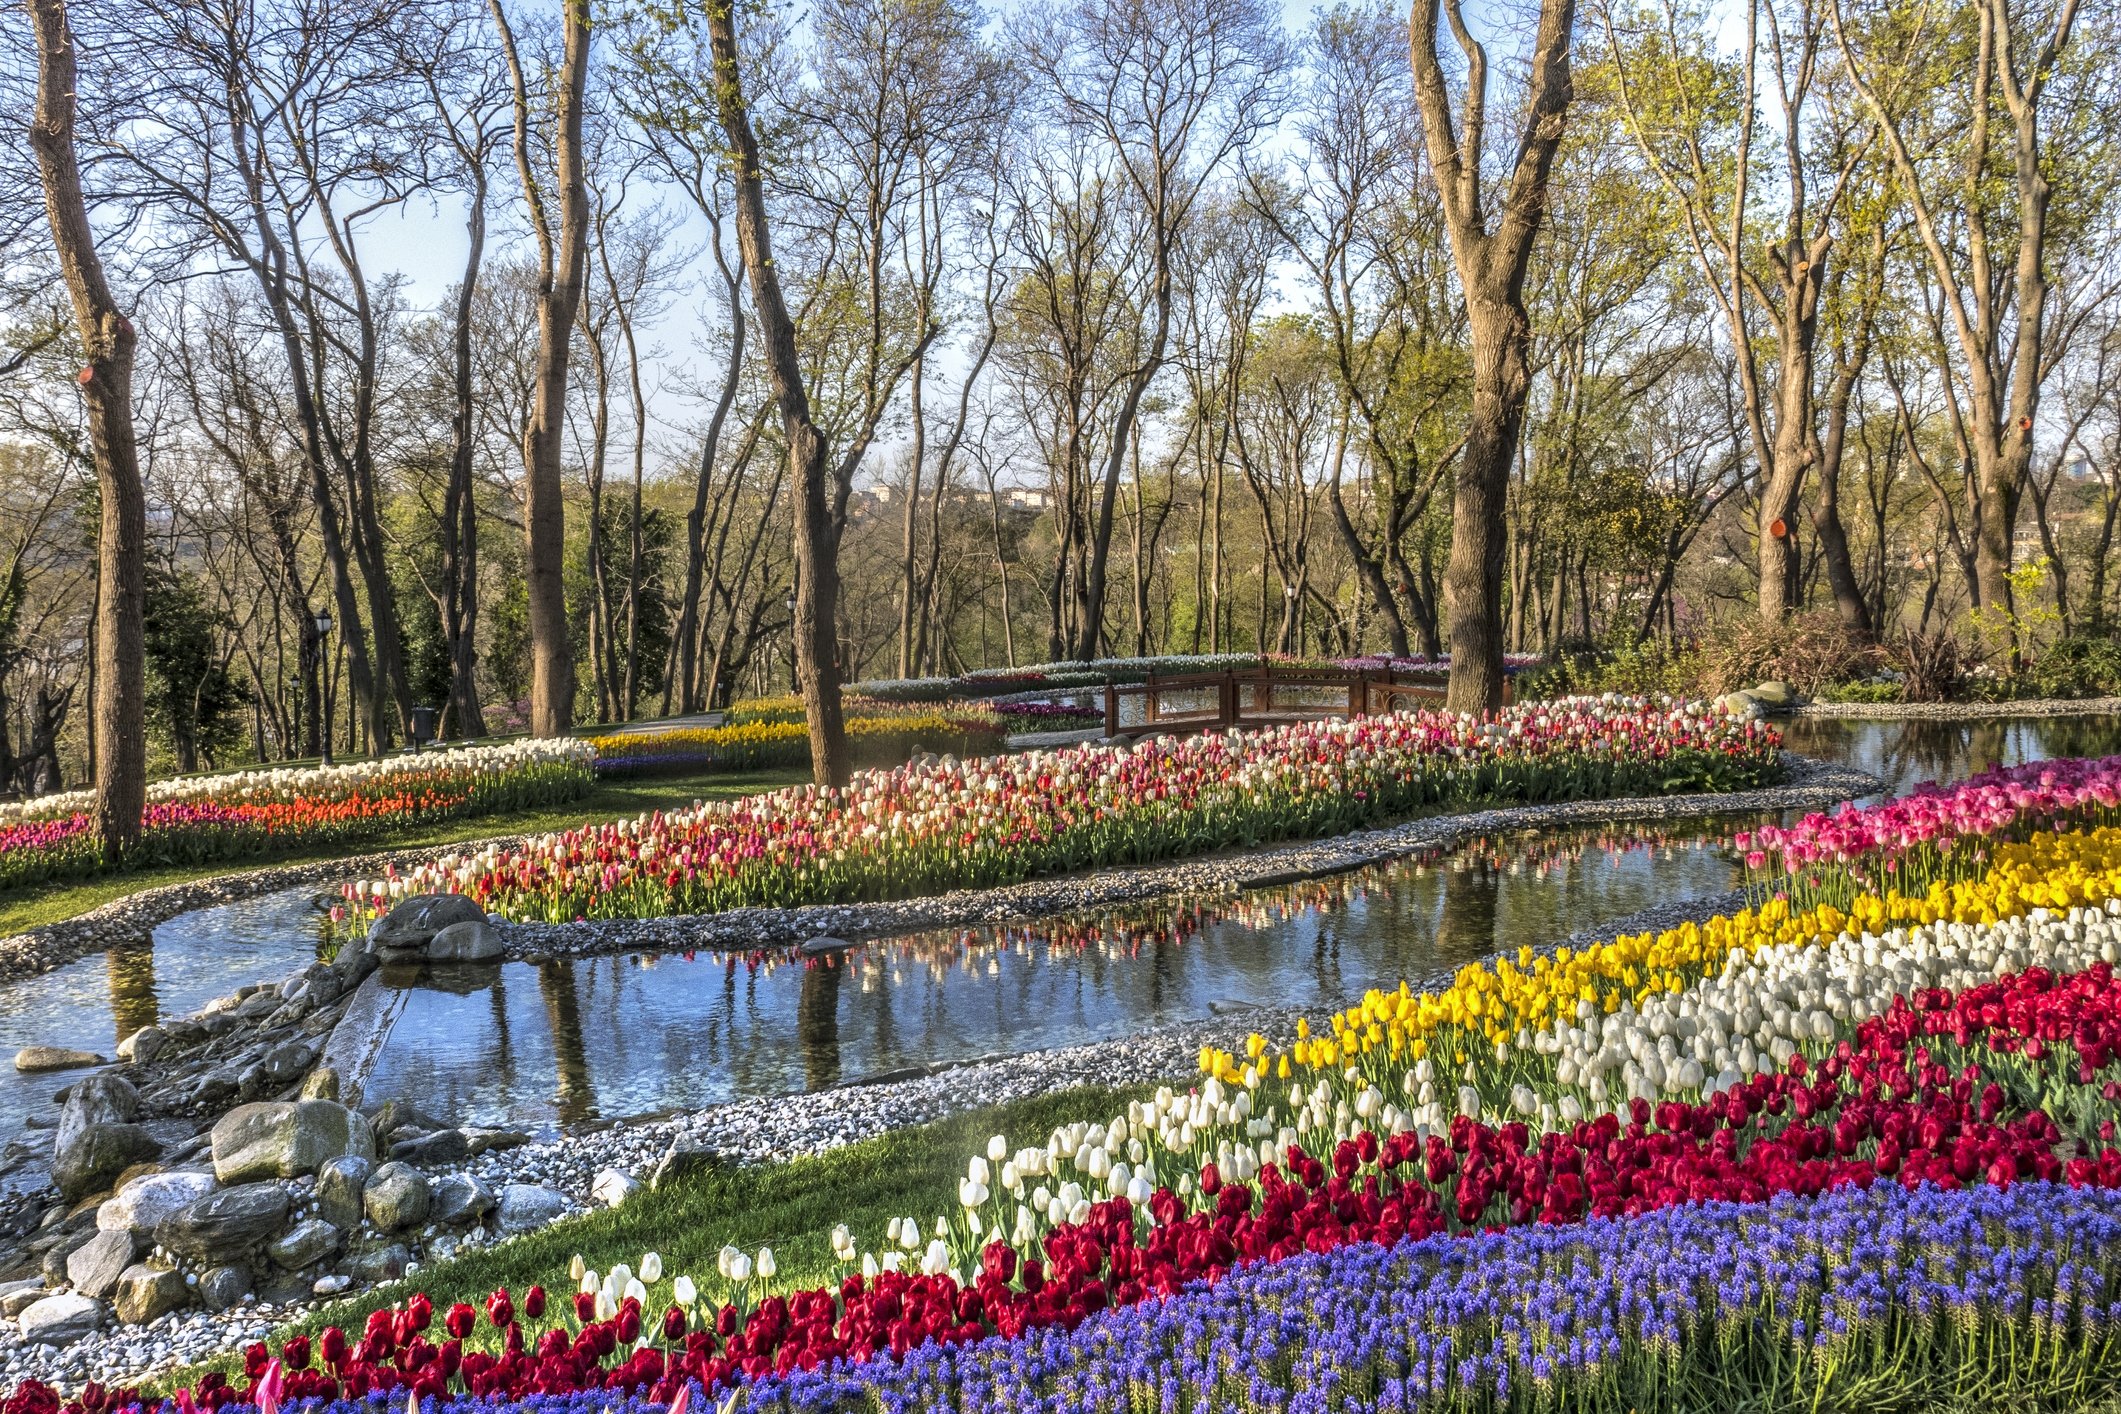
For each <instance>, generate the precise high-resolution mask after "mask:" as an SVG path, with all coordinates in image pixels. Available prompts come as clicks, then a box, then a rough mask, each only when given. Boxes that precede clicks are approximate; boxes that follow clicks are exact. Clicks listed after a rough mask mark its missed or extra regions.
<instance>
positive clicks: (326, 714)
mask: <svg viewBox="0 0 2121 1414" xmlns="http://www.w3.org/2000/svg"><path fill="white" fill-rule="evenodd" d="M316 630H317V646H316V650H315V651H316V655H317V676H318V678H319V679H320V680H321V681H322V684H323V690H322V692H320V693H319V694H318V695H319V696H320V697H322V698H323V702H322V716H321V718H320V721H319V723H318V727H319V729H318V732H317V746H318V756H319V758H320V759H321V760H322V761H323V763H324V764H325V765H327V766H329V765H330V764H331V660H330V659H329V658H328V657H327V656H326V654H325V652H324V645H325V643H326V641H327V640H329V639H330V638H331V611H330V610H329V609H319V610H317V617H316ZM311 701H312V702H315V701H316V699H315V698H312V699H311Z"/></svg>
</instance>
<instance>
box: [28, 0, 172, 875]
mask: <svg viewBox="0 0 2121 1414" xmlns="http://www.w3.org/2000/svg"><path fill="white" fill-rule="evenodd" d="M29 12H30V20H31V23H32V24H33V25H34V27H35V29H36V34H37V107H36V115H35V117H34V118H33V119H32V120H31V124H30V132H29V137H30V145H31V146H32V147H33V148H34V149H35V150H36V153H37V172H38V177H39V179H40V180H41V182H42V184H43V187H44V208H45V213H46V215H47V217H48V218H49V219H50V221H51V230H52V245H53V247H54V248H55V249H56V250H57V252H58V255H59V268H60V271H61V273H62V274H63V275H64V277H65V280H66V290H67V294H68V296H69V297H70V298H71V299H72V301H73V306H74V324H75V326H76V328H77V329H78V331H79V333H80V337H81V345H82V348H83V350H84V352H85V353H86V354H87V357H88V362H87V364H86V365H85V366H84V367H83V368H82V370H81V377H80V387H81V398H82V401H83V403H85V404H86V406H87V408H88V432H89V444H90V447H91V449H92V451H93V455H94V458H95V464H96V487H97V493H98V496H99V498H100V500H101V502H102V523H101V527H100V529H99V530H98V531H97V536H96V688H95V700H94V702H93V704H92V708H91V710H92V711H93V712H94V714H95V720H96V738H97V741H98V742H99V743H100V746H101V749H100V750H99V751H98V752H97V753H96V773H95V788H96V804H95V809H94V811H93V812H92V825H93V828H94V830H95V835H96V843H97V845H98V846H99V847H100V848H101V849H102V850H103V852H104V854H105V855H106V856H108V857H116V856H118V855H121V854H123V853H124V852H125V851H126V850H128V849H130V848H132V847H133V845H135V844H136V843H138V841H139V838H140V821H141V815H142V812H144V811H145V809H146V808H147V723H146V697H145V690H144V684H145V678H146V675H147V647H146V636H145V628H144V612H143V611H144V607H145V604H146V599H147V561H146V554H147V496H146V492H145V490H144V488H143V487H142V486H141V484H140V462H139V453H138V449H137V447H136V446H135V439H134V433H133V348H134V345H135V343H136V341H137V336H136V335H135V333H134V330H133V325H132V321H131V320H130V319H128V318H126V316H125V314H124V312H123V311H122V310H120V309H119V308H118V302H117V299H116V298H115V297H114V296H113V295H112V294H111V289H110V283H109V281H108V280H107V279H106V278H105V276H104V273H103V260H102V257H101V256H99V255H98V254H97V252H96V236H95V231H94V229H93V228H92V227H91V226H90V225H89V220H88V202H87V199H86V197H85V196H84V195H83V194H82V189H81V168H80V164H79V162H78V161H77V159H76V157H75V154H74V101H75V100H74V94H75V87H76V78H77V75H78V74H79V64H78V62H77V60H76V57H75V52H74V35H73V29H72V27H71V25H70V24H69V22H68V18H67V6H66V3H65V0H30V5H29Z"/></svg>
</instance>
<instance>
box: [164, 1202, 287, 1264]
mask: <svg viewBox="0 0 2121 1414" xmlns="http://www.w3.org/2000/svg"><path fill="white" fill-rule="evenodd" d="M286 1221H287V1190H286V1189H285V1188H284V1187H282V1186H281V1185H279V1184H277V1183H245V1184H239V1185H238V1186H236V1187H234V1188H223V1189H220V1190H218V1191H216V1192H213V1193H209V1194H207V1195H206V1196H205V1197H203V1198H198V1199H194V1200H193V1201H192V1202H190V1203H187V1204H185V1205H184V1206H183V1207H181V1208H179V1209H178V1210H177V1211H176V1212H174V1213H171V1214H170V1215H169V1216H168V1217H166V1218H164V1219H163V1220H162V1221H161V1222H159V1223H157V1224H156V1225H155V1241H157V1242H159V1243H161V1244H162V1245H163V1246H164V1247H167V1248H168V1249H169V1250H170V1251H172V1252H175V1253H176V1254H177V1255H178V1256H180V1257H187V1258H189V1259H191V1260H192V1261H195V1262H203V1263H210V1264H218V1263H221V1262H225V1261H227V1260H228V1259H229V1258H231V1257H234V1256H236V1255H238V1254H239V1253H242V1252H244V1251H246V1250H248V1249H249V1248H252V1247H255V1246H256V1245H258V1244H259V1243H260V1242H263V1241H264V1240H265V1239H266V1238H268V1237H270V1236H272V1235H273V1234H274V1233H276V1232H278V1231H279V1230H280V1228H281V1227H282V1225H284V1224H285V1223H286Z"/></svg>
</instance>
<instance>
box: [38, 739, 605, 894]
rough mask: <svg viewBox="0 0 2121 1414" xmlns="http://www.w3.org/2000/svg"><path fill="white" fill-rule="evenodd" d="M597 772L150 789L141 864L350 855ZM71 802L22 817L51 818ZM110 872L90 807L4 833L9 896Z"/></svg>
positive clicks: (478, 772)
mask: <svg viewBox="0 0 2121 1414" xmlns="http://www.w3.org/2000/svg"><path fill="white" fill-rule="evenodd" d="M589 762H590V751H589V748H588V747H587V746H586V745H584V744H583V743H581V742H576V741H545V742H515V743H510V744H508V745H505V746H493V747H471V748H460V749H456V750H450V751H432V752H418V753H414V754H411V755H405V756H395V757H387V758H383V759H380V760H376V761H363V762H356V763H352V764H350V765H347V766H330V767H322V768H316V769H310V770H275V771H243V772H234V773H231V774H229V775H226V776H204V777H187V778H183V779H180V780H177V781H159V782H156V783H155V784H154V785H153V786H151V787H150V788H149V791H150V801H149V804H148V807H147V810H146V812H145V814H144V815H143V817H142V821H141V840H140V845H139V857H140V859H141V860H143V861H151V862H181V863H195V862H199V861H202V860H209V859H225V858H231V857H237V856H243V855H252V854H258V853H265V852H271V851H274V850H280V849H288V848H295V847H305V846H306V847H316V846H323V845H333V844H341V843H350V842H353V841H356V840H361V839H368V838H374V837H376V836H379V835H385V834H389V833H391V832H392V831H395V830H399V829H402V828H404V827H405V826H407V825H411V824H414V823H417V822H420V821H425V820H435V819H442V818H446V817H450V816H459V815H480V814H489V813H492V812H495V811H502V810H514V809H521V808H523V807H526V806H532V805H542V804H548V803H551V802H553V801H560V800H569V799H573V798H574V797H576V796H579V795H581V794H583V793H585V792H586V791H588V790H589V788H590V786H591V785H592V784H593V778H592V777H591V774H590V766H589ZM75 794H76V795H78V794H79V793H78V792H77V793H75ZM71 799H73V797H70V796H55V797H46V798H44V799H42V800H38V801H32V802H30V803H29V805H28V806H27V807H20V808H21V809H29V808H34V809H36V810H38V811H40V812H41V811H43V810H46V809H49V808H50V804H51V802H53V801H57V802H59V804H60V805H61V806H62V807H64V806H66V804H67V802H68V801H69V800H71ZM104 863H105V861H104V859H103V857H102V854H101V852H100V850H99V849H98V847H97V845H96V842H95V838H94V835H93V834H92V832H91V830H90V826H89V816H88V814H87V812H86V810H85V809H84V808H82V807H81V806H80V805H79V803H78V802H77V803H75V804H74V805H73V806H72V807H71V808H68V809H62V810H61V811H60V813H58V814H56V815H51V816H46V815H43V814H41V813H40V814H37V815H34V816H30V817H27V818H24V817H23V816H21V815H19V814H18V815H17V816H16V817H15V818H12V819H8V820H6V821H4V822H0V888H5V887H11V886H14V885H19V884H26V883H34V882H38V881H41V880H45V879H53V878H67V877H74V876H78V875H81V874H86V873H92V872H94V871H95V870H96V869H98V868H101V867H103V865H104Z"/></svg>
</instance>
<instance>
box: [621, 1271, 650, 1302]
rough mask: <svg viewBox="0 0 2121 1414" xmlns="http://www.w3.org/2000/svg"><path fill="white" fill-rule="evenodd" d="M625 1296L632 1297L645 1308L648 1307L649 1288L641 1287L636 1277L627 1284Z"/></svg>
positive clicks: (639, 1280)
mask: <svg viewBox="0 0 2121 1414" xmlns="http://www.w3.org/2000/svg"><path fill="white" fill-rule="evenodd" d="M623 1296H630V1297H632V1298H633V1299H634V1300H635V1301H638V1302H640V1303H641V1305H642V1306H643V1307H646V1306H647V1305H648V1288H647V1287H645V1286H643V1285H641V1279H640V1278H639V1277H635V1278H634V1279H633V1280H632V1281H629V1282H627V1283H626V1290H625V1292H624V1293H623Z"/></svg>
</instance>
